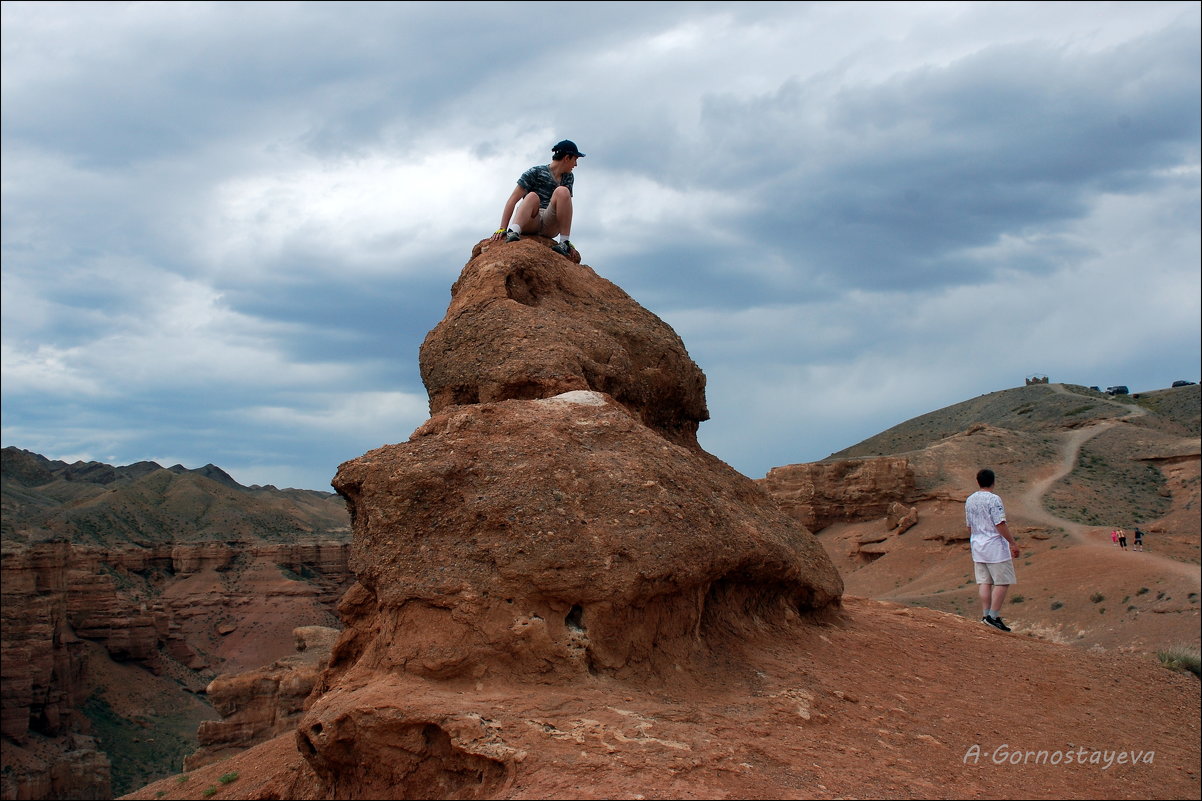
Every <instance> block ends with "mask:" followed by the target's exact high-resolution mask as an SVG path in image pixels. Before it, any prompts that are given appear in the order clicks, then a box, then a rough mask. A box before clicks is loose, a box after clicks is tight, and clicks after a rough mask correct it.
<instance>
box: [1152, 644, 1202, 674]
mask: <svg viewBox="0 0 1202 801" xmlns="http://www.w3.org/2000/svg"><path fill="white" fill-rule="evenodd" d="M1156 657H1157V658H1158V659H1159V660H1160V664H1162V665H1164V666H1165V667H1167V668H1168V669H1170V670H1179V671H1182V672H1189V673H1193V674H1194V675H1195V676H1198V677H1200V678H1202V655H1199V653H1198V649H1196V648H1191V647H1189V646H1187V645H1175V646H1173V647H1171V648H1166V649H1164V650H1163V651H1157V652H1156Z"/></svg>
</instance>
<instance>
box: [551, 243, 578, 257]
mask: <svg viewBox="0 0 1202 801" xmlns="http://www.w3.org/2000/svg"><path fill="white" fill-rule="evenodd" d="M575 249H576V248H574V247H572V243H571V242H570V241H569V240H567V239H565V240H563V241H562V242H556V243H555V244H554V245H552V246H551V250H553V251H555V252H556V253H558V254H559V255H561V256H570V255H571V253H572V251H573V250H575Z"/></svg>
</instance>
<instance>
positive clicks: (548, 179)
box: [518, 164, 575, 209]
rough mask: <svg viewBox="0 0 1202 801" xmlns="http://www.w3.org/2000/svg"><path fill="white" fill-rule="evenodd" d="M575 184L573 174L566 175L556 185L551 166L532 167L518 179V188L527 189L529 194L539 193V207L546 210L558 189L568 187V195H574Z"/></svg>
mask: <svg viewBox="0 0 1202 801" xmlns="http://www.w3.org/2000/svg"><path fill="white" fill-rule="evenodd" d="M574 183H575V178H574V177H573V176H572V173H570V172H569V173H564V174H563V175H562V176H561V177H560V179H559V183H555V176H554V175H552V174H551V165H550V164H542V165H540V166H538V167H531V168H530V169H528V170H526V171H525V172H524V173H522V177H521V178H519V179H518V186H520V187H522V189H525V190H526V191H527V192H538V206H539V208H542V209H545V208H546V207H547V205H548V204H549V203H550V202H551V193H552V192H554V191H555V190H556V188H558V187H561V186H566V187H567V188H568V193H569V194H571V193H572V184H574Z"/></svg>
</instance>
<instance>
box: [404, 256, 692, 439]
mask: <svg viewBox="0 0 1202 801" xmlns="http://www.w3.org/2000/svg"><path fill="white" fill-rule="evenodd" d="M420 363H421V372H422V380H423V381H424V382H425V385H426V389H427V391H428V392H429V394H430V412H431V413H432V414H437V413H438V412H440V411H442V410H443V409H446V408H448V407H449V406H453V405H462V404H472V403H491V402H496V401H503V400H509V399H514V398H516V399H523V400H528V399H533V398H549V397H551V396H554V395H558V394H560V393H563V392H570V391H572V390H578V389H586V390H596V391H598V392H603V393H605V394H607V395H609V396H610V397H612V398H613V399H614V400H616V401H617V402H618V403H620V404H622V405H623V406H625V407H626V408H628V409H629V410H630V411H631V412H632V413H634V414H635V415H636V416H637V417H638V418H639V419H641V420H642V421H643V422H644V423H645V424H646V425H647V426H649V427H651V428H652V429H654V430H656V431H658V432H659V433H660V434H662V435H663V436H666V437H668V438H670V439H672V440H674V441H677V442H681V443H683V444H689V445H693V446H695V445H696V434H697V424H698V423H700V422H702V421H704V420H708V419H709V411H708V410H707V409H706V405H705V375H704V374H703V373H702V372H701V369H700V368H699V367H698V366H697V365H696V364H695V363H694V362H693V360H692V359H690V358H689V354H688V352H687V351H686V350H685V347H684V343H683V342H681V340H680V337H679V336H677V335H676V332H675V331H673V330H672V328H671V327H670V326H668V325H667V324H666V323H664V322H663V321H662V320H660V319H659V318H658V317H656V316H655V315H654V314H652V313H651V312H649V311H647V310H646V309H644V308H643V307H642V306H640V305H639V304H638V303H636V302H635V301H634V300H633V299H631V297H630V296H629V295H627V294H626V293H625V292H623V291H622V290H621V289H620V288H619V287H617V286H616V285H614V284H612V283H610V282H609V281H606V280H605V279H603V278H600V277H598V276H597V274H596V273H595V272H593V271H592V269H590V268H589V267H584V266H579V267H572V266H571V263H570V262H568V261H567V260H566V259H564V258H563V257H562V256H560V255H558V254H557V253H555V252H553V251H551V250H550V249H549V248H548V247H546V245H545V243H543V242H540V241H539V240H537V239H535V240H531V239H527V240H524V241H522V242H520V243H516V244H513V245H510V246H507V247H504V248H501V247H486V243H481V244H480V245H477V246H476V248H475V249H474V250H473V251H472V260H471V261H470V262H469V263H468V265H467V267H466V268H465V269H464V271H463V274H462V275H461V276H460V277H459V280H458V281H456V282H455V285H454V286H453V287H452V288H451V305H450V307H449V308H448V309H447V313H446V316H445V317H444V318H443V320H442V322H440V323H439V324H438V325H437V326H435V327H434V330H432V331H431V332H430V333H429V335H427V337H426V339H425V341H424V342H423V343H422V346H421V358H420Z"/></svg>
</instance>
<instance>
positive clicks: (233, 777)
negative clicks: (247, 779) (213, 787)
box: [217, 773, 238, 784]
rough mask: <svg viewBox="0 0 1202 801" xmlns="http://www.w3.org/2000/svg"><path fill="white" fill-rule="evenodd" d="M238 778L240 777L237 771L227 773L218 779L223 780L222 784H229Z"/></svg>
mask: <svg viewBox="0 0 1202 801" xmlns="http://www.w3.org/2000/svg"><path fill="white" fill-rule="evenodd" d="M237 778H238V774H237V773H227V774H225V775H224V776H222V777H221V778H220V779H218V780H217V781H219V782H221V783H222V784H229V783H230V782H232V781H236V780H237Z"/></svg>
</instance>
